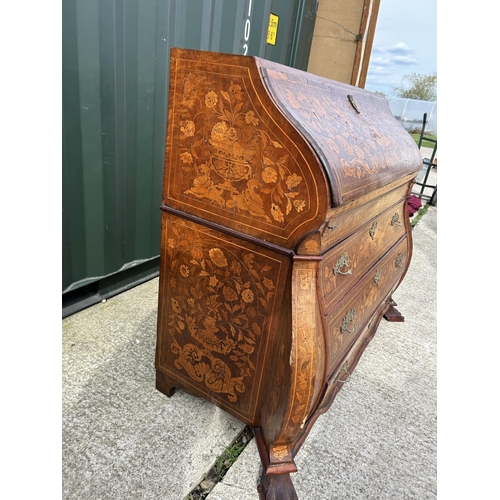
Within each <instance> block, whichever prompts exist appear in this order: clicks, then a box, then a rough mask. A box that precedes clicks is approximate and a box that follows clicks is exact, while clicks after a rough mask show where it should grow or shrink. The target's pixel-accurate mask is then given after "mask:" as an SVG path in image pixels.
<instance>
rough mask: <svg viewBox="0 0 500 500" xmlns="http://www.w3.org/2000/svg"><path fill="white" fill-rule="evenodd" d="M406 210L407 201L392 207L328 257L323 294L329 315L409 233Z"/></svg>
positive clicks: (322, 271) (325, 263) (323, 280)
mask: <svg viewBox="0 0 500 500" xmlns="http://www.w3.org/2000/svg"><path fill="white" fill-rule="evenodd" d="M404 209H405V207H404V201H401V202H400V203H398V204H397V205H394V206H392V207H390V208H388V209H387V210H386V211H384V212H383V213H382V214H380V215H379V216H378V217H376V218H375V219H372V220H371V221H369V222H367V223H366V224H364V226H362V227H361V228H360V230H359V231H358V232H356V233H355V234H354V235H352V236H351V237H349V238H347V239H346V240H344V241H343V242H342V243H340V244H339V245H337V246H336V247H334V248H333V249H332V250H331V251H330V252H329V253H328V255H327V256H326V257H325V259H324V260H323V262H322V265H321V294H322V300H323V304H324V308H325V313H326V314H328V313H329V312H330V310H331V308H332V306H333V305H334V304H335V303H336V302H337V301H338V300H339V298H340V297H342V296H343V295H345V293H346V292H347V291H348V290H349V289H350V288H351V287H352V286H353V285H354V284H355V283H356V282H357V281H358V280H359V279H360V278H361V277H362V276H363V275H364V273H365V272H366V271H367V270H368V269H369V268H370V267H371V266H372V265H373V264H375V262H377V260H379V259H380V257H381V256H382V255H384V254H385V252H387V250H389V248H390V247H391V246H392V245H394V243H395V242H396V241H397V240H398V239H400V238H401V237H402V236H403V235H404V234H405V227H404V225H403V223H402V220H403V217H404Z"/></svg>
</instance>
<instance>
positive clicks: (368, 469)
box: [62, 207, 437, 500]
mask: <svg viewBox="0 0 500 500" xmlns="http://www.w3.org/2000/svg"><path fill="white" fill-rule="evenodd" d="M413 238H414V252H413V258H412V262H411V264H410V268H409V270H408V273H407V275H406V278H405V280H404V281H403V283H402V284H401V286H400V287H399V288H398V290H397V291H396V293H395V294H394V299H395V301H396V302H397V304H398V309H399V310H400V311H401V313H402V314H403V315H404V316H405V322H404V323H389V322H387V321H385V320H382V322H381V324H380V327H379V329H378V332H377V334H376V335H375V338H374V339H373V341H372V342H371V344H370V345H369V346H368V348H367V349H366V351H365V353H364V354H363V356H362V358H361V360H360V362H359V364H358V366H357V368H356V370H355V372H354V374H353V375H352V376H351V378H350V380H349V381H348V382H347V383H346V384H345V386H344V387H343V389H342V390H341V391H340V393H339V395H338V396H337V399H336V400H335V401H334V403H333V405H332V406H331V408H330V409H329V411H328V412H326V413H325V414H324V415H322V416H321V417H320V418H319V419H318V421H317V422H316V424H315V425H314V427H313V429H312V431H311V433H310V434H309V436H308V438H307V439H306V441H305V443H304V445H303V447H302V448H301V450H300V451H299V453H298V455H297V457H296V463H297V466H298V469H299V472H298V473H296V474H292V480H293V483H294V485H295V488H296V490H297V493H298V496H299V499H301V500H306V499H307V500H309V499H310V500H331V499H342V500H348V499H353V500H354V499H356V500H365V499H366V500H367V499H384V500H390V499H394V500H401V499H418V500H422V499H431V498H432V499H433V498H436V496H437V484H436V483H437V479H436V469H437V456H436V455H437V452H436V413H437V403H436V335H437V332H436V309H437V305H436V300H437V298H436V281H437V280H436V271H437V259H436V250H437V208H436V207H430V208H429V209H428V211H427V212H426V213H425V215H423V217H422V218H421V219H420V221H419V222H418V224H417V225H416V227H415V229H414V230H413ZM157 300H158V279H153V280H151V281H149V282H147V283H144V284H142V285H140V286H137V287H135V288H133V289H131V290H129V291H127V292H124V293H122V294H120V295H118V296H116V297H114V298H112V299H109V300H108V301H107V302H103V303H100V304H98V305H96V306H93V307H90V308H88V309H86V310H83V311H81V312H79V313H76V314H74V315H72V316H69V317H67V318H65V319H64V320H63V321H62V341H63V348H62V352H63V357H62V372H63V415H62V422H63V424H62V436H63V440H62V462H63V470H62V479H63V485H62V491H63V494H62V498H63V500H117V499H119V500H132V499H144V500H146V499H148V500H183V499H185V498H187V497H188V494H189V493H190V491H191V490H192V489H193V488H194V487H195V486H196V485H197V484H198V483H199V482H200V481H201V480H202V479H203V478H204V476H205V474H206V473H207V471H208V470H209V469H210V467H211V466H212V465H213V464H214V462H215V460H216V458H217V457H218V456H220V455H221V453H222V452H223V451H224V449H225V447H226V446H228V445H230V444H231V442H232V441H233V440H234V439H235V437H236V436H237V435H238V434H239V433H240V432H241V431H242V430H243V429H244V425H243V424H242V423H240V422H239V421H238V420H236V419H235V418H233V417H231V416H230V415H228V414H226V413H225V412H224V411H222V410H220V409H218V408H216V407H215V406H214V405H212V404H210V403H208V402H207V401H204V400H201V399H198V398H195V397H193V396H190V395H188V394H186V393H184V392H183V391H178V392H177V393H176V394H175V395H174V396H173V397H172V398H170V399H169V398H167V397H166V396H164V395H163V394H161V393H160V392H158V391H157V390H156V389H155V370H154V351H155V343H156V315H157ZM260 471H261V465H260V459H259V456H258V453H257V449H256V446H255V440H251V441H250V442H249V444H248V446H247V447H246V448H245V450H244V451H243V453H242V454H241V455H240V457H239V458H238V460H237V461H236V463H235V464H234V465H233V466H232V467H231V468H230V470H229V472H228V473H227V475H226V476H225V477H224V479H223V480H222V481H221V482H219V483H218V484H217V485H216V486H215V488H214V489H213V490H212V492H211V493H210V494H209V495H208V497H207V498H208V500H258V493H257V489H256V485H257V482H258V478H259V476H260Z"/></svg>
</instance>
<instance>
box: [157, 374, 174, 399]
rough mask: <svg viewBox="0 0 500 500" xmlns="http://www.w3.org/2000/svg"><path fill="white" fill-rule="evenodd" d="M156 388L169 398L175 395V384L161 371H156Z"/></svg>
mask: <svg viewBox="0 0 500 500" xmlns="http://www.w3.org/2000/svg"><path fill="white" fill-rule="evenodd" d="M156 388H157V389H158V390H159V391H160V392H163V394H165V396H167V397H169V398H171V397H172V396H173V395H174V394H175V382H174V381H173V380H172V379H171V378H170V377H169V376H168V375H165V374H164V373H163V372H161V371H160V370H156Z"/></svg>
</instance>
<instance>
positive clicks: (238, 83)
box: [172, 70, 310, 227]
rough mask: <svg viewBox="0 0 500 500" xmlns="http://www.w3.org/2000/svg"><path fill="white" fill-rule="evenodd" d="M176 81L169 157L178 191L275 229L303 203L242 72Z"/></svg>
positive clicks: (300, 182)
mask: <svg viewBox="0 0 500 500" xmlns="http://www.w3.org/2000/svg"><path fill="white" fill-rule="evenodd" d="M181 75H182V76H181ZM178 82H182V84H181V85H179V87H180V88H179V91H180V96H176V97H177V103H176V107H175V110H176V112H175V115H174V121H175V123H174V125H173V129H174V135H175V137H178V143H177V148H176V151H175V152H174V158H173V159H172V161H173V162H174V163H176V164H177V165H178V167H179V168H175V169H174V170H175V171H176V172H177V174H176V175H177V176H181V178H177V179H176V182H180V188H179V189H180V190H181V192H182V194H183V195H185V196H188V197H191V198H193V199H196V200H198V201H202V202H205V203H208V204H209V205H212V206H215V207H218V209H220V210H224V211H226V212H227V211H230V212H236V213H238V214H243V215H246V216H250V217H252V218H257V219H258V220H260V221H261V222H263V223H267V224H271V225H273V226H279V227H283V226H284V225H285V224H286V223H287V222H288V221H289V219H292V218H293V217H294V216H297V215H298V214H300V213H301V212H304V211H307V210H308V209H309V208H310V200H309V193H308V190H307V186H306V183H305V180H304V174H303V173H302V171H301V170H300V168H299V166H298V163H297V160H296V159H294V157H293V156H292V155H291V154H290V151H288V150H287V148H286V147H285V146H284V144H283V141H282V140H281V139H279V138H278V137H277V136H275V135H274V132H273V130H271V129H270V128H269V127H267V126H265V125H264V123H263V120H262V117H261V116H260V115H259V112H258V110H257V108H256V107H255V106H254V104H252V102H251V101H250V98H249V95H248V93H247V90H246V86H245V84H246V83H245V79H244V78H240V77H237V76H233V77H231V78H229V77H225V76H224V75H221V74H218V75H217V79H214V77H213V75H211V76H209V75H208V74H207V73H205V72H201V71H196V70H192V71H189V70H186V71H185V72H182V73H181V74H180V75H179V76H178ZM175 189H178V188H177V187H176V188H175Z"/></svg>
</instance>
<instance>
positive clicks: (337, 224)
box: [321, 183, 408, 251]
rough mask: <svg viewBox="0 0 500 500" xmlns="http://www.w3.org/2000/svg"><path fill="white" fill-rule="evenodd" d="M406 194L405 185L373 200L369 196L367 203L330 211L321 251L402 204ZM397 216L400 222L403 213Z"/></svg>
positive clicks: (355, 202) (406, 185) (361, 202)
mask: <svg viewBox="0 0 500 500" xmlns="http://www.w3.org/2000/svg"><path fill="white" fill-rule="evenodd" d="M407 193H408V184H407V183H405V184H403V185H399V186H397V187H396V188H394V189H392V190H390V191H388V192H384V193H383V194H382V195H379V196H376V197H375V198H373V199H371V198H370V196H369V197H368V198H370V199H368V200H367V201H364V200H361V199H360V200H356V201H354V202H352V203H350V204H348V205H346V206H344V207H341V209H337V210H332V211H331V212H330V213H329V214H328V219H327V223H326V227H325V230H324V232H323V234H322V236H321V249H322V251H325V250H328V249H329V248H331V247H333V246H334V245H335V244H337V243H339V242H340V241H342V240H344V239H345V238H346V237H348V236H350V235H351V234H353V233H354V232H355V231H356V230H357V229H358V228H359V227H361V226H363V225H364V224H367V223H368V221H370V220H371V219H373V217H375V216H377V215H378V214H381V213H383V212H385V210H387V209H388V208H390V207H391V206H393V205H395V204H397V203H398V202H404V200H405V198H406V194H407ZM374 194H375V193H373V195H374ZM373 195H372V196H373ZM399 215H400V218H401V220H402V219H403V217H404V212H402V211H401V212H400V213H399Z"/></svg>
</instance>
